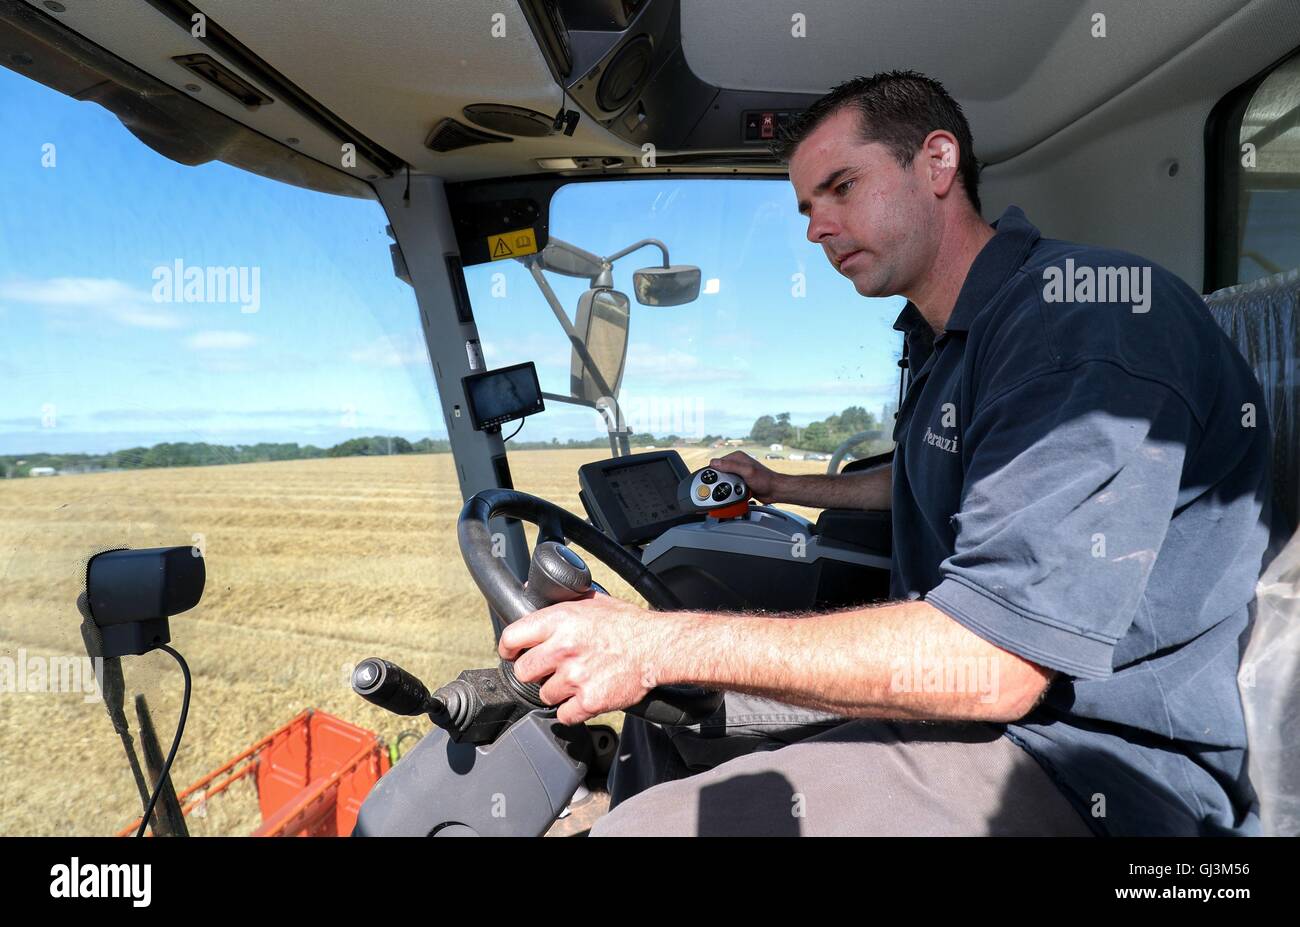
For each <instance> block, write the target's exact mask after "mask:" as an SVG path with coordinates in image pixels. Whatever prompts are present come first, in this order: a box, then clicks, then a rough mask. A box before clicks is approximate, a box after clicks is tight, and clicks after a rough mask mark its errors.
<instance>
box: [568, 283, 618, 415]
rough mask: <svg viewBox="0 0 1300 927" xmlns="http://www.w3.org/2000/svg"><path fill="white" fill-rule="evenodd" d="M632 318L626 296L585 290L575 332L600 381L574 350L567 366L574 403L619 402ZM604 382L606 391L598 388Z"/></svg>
mask: <svg viewBox="0 0 1300 927" xmlns="http://www.w3.org/2000/svg"><path fill="white" fill-rule="evenodd" d="M631 316H632V307H631V303H629V302H628V298H627V295H626V294H625V293H620V292H618V291H617V290H605V289H600V290H588V291H587V292H585V293H583V294H582V298H581V299H579V300H578V317H577V319H576V320H575V322H574V331H575V332H576V333H577V335H578V337H579V338H580V339H582V343H583V345H584V346H585V347H586V349H587V354H588V355H589V356H590V357H591V360H592V362H593V363H594V364H595V365H596V370H597V371H599V377H597V376H596V375H594V372H593V371H592V370H591V368H590V367H589V366H588V365H587V363H586V361H585V360H584V359H583V357H582V355H581V354H579V353H578V351H577V350H576V349H575V350H574V352H573V361H572V365H571V366H570V378H569V379H570V390H571V392H572V394H573V397H574V398H575V399H584V400H586V401H588V402H592V403H594V402H598V401H599V400H601V399H602V398H604V397H606V396H608V397H609V398H611V399H616V398H618V388H619V384H620V383H621V382H622V380H623V362H624V361H625V360H626V359H627V332H628V323H629V321H630V319H631ZM602 379H603V380H604V382H605V386H607V387H608V388H609V391H608V392H606V390H605V389H604V388H603V387H602V386H601V384H600V380H602Z"/></svg>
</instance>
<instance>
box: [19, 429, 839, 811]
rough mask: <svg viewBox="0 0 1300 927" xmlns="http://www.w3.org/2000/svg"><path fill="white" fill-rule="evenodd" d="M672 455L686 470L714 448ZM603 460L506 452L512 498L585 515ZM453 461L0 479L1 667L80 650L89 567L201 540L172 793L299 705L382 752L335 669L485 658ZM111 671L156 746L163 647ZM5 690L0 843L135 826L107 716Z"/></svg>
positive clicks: (176, 700)
mask: <svg viewBox="0 0 1300 927" xmlns="http://www.w3.org/2000/svg"><path fill="white" fill-rule="evenodd" d="M681 453H682V456H683V457H684V458H685V459H686V462H687V464H688V466H690V467H692V468H695V467H699V466H703V465H704V464H705V463H707V462H708V458H709V456H710V455H711V454H712V453H713V452H711V451H709V450H707V449H682V450H681ZM603 456H607V454H605V453H602V452H601V451H599V450H554V451H520V452H516V453H514V454H512V455H511V458H510V465H511V470H512V472H513V475H514V481H515V485H516V486H517V487H518V488H519V489H522V490H525V491H527V492H531V493H533V494H535V495H538V496H542V497H543V498H546V499H549V500H551V501H553V502H555V503H556V504H558V505H561V506H563V507H565V508H567V509H569V510H570V511H573V512H576V513H578V514H582V507H581V505H580V503H579V502H578V497H577V496H578V486H577V468H578V467H579V466H580V465H581V464H583V463H585V462H586V461H588V460H594V459H597V458H600V457H603ZM772 465H773V466H776V467H779V468H781V469H782V470H785V471H788V472H805V473H814V472H824V467H825V464H818V463H814V462H810V461H789V460H781V461H774V462H772ZM452 467H453V464H452V458H451V455H449V454H430V455H405V456H394V457H353V458H332V459H321V460H305V461H284V462H276V463H258V464H240V465H232V466H221V467H196V468H183V469H182V468H177V469H160V470H141V471H133V472H118V473H102V474H85V475H76V476H60V477H55V478H44V479H21V480H8V481H4V482H0V493H2V494H3V500H4V504H3V508H0V582H3V595H2V597H0V657H3V658H7V660H6V663H7V664H8V666H9V667H10V668H11V669H10V671H12V667H13V666H14V665H16V661H18V660H19V658H20V657H25V659H26V660H27V661H32V660H33V659H35V660H37V661H44V660H46V659H48V658H63V657H77V658H79V657H81V656H83V655H84V653H85V651H84V648H83V645H82V642H81V637H80V634H79V630H78V629H79V625H80V618H79V616H78V614H77V610H76V607H75V601H76V597H77V594H78V593H79V592H80V591H81V583H82V577H81V575H80V565H81V562H82V560H83V558H84V557H86V556H87V555H88V554H91V553H94V552H95V551H97V550H101V549H104V548H107V547H121V546H129V547H137V548H142V547H161V546H171V545H179V544H194V543H201V544H202V547H203V549H204V552H205V557H206V561H207V563H206V566H207V587H206V590H205V592H204V595H203V601H202V602H201V603H200V604H199V606H198V607H197V608H195V609H193V610H192V611H190V612H187V613H185V614H183V615H179V616H177V617H174V618H173V619H172V621H171V627H172V644H173V646H175V647H176V649H178V650H179V651H180V652H181V653H182V654H183V655H184V656H185V658H186V660H187V661H188V662H189V665H190V668H191V670H192V672H193V677H194V691H193V696H192V699H191V704H190V715H189V721H188V723H187V726H186V733H185V739H184V741H183V742H182V745H181V750H180V753H179V754H178V756H177V759H176V763H175V766H174V767H173V771H172V778H173V780H174V781H175V783H176V786H177V789H178V790H179V789H181V788H183V787H185V786H187V785H189V784H190V783H191V782H193V781H194V780H196V779H198V778H199V777H201V776H202V775H203V774H205V773H207V772H208V771H210V770H212V769H215V768H216V767H217V766H219V765H220V764H221V763H222V762H223V761H224V760H226V759H228V758H229V757H232V756H234V755H235V754H237V753H238V752H240V751H241V750H242V749H243V748H244V747H246V746H248V745H249V744H251V743H252V742H253V741H255V740H257V739H258V738H259V737H261V736H263V735H264V734H267V733H269V732H270V731H272V730H274V729H275V728H276V727H278V726H280V725H282V724H284V723H285V722H287V721H288V720H289V719H291V718H292V717H294V716H295V715H296V714H297V713H298V712H300V711H301V710H303V709H304V708H307V707H314V708H318V709H322V710H324V711H328V712H331V713H333V714H337V715H339V716H340V717H343V718H345V719H347V720H349V721H352V722H354V723H356V724H359V725H361V726H363V727H367V728H370V729H372V730H374V731H376V732H378V733H379V734H380V735H381V736H382V737H384V738H385V739H386V740H388V741H389V742H392V741H394V740H396V738H397V736H398V734H400V733H401V732H402V731H404V730H416V731H419V732H421V733H423V731H424V730H426V729H427V722H424V721H422V720H421V719H416V718H400V717H397V716H395V715H391V714H388V713H386V712H384V711H381V710H380V709H377V708H374V707H372V706H370V705H368V704H367V703H365V702H363V701H362V700H361V699H360V698H358V697H357V696H355V695H354V694H353V693H352V691H351V689H350V687H349V673H350V670H351V667H352V665H353V664H355V663H356V662H357V661H359V660H361V659H364V658H365V657H368V656H382V657H386V658H388V659H391V660H393V661H395V662H397V663H400V664H402V665H403V666H405V667H407V668H408V669H410V670H411V671H413V672H414V673H416V674H417V675H419V676H420V677H421V678H423V679H424V680H425V682H426V683H428V684H429V685H430V686H431V687H432V686H435V685H440V684H441V683H443V682H445V681H447V680H449V679H451V678H453V677H454V676H455V675H456V674H458V673H459V672H460V671H461V670H464V669H468V668H472V667H481V666H488V665H491V664H492V663H493V662H495V660H494V647H493V642H492V634H491V624H490V622H489V619H488V617H487V610H486V607H485V606H484V604H483V600H482V598H481V596H479V594H478V592H477V590H476V589H475V588H474V586H473V583H472V582H471V581H470V579H469V576H468V574H467V573H466V572H465V569H464V566H463V564H462V562H461V559H460V553H459V550H458V549H457V546H456V541H455V523H456V516H457V514H458V513H459V511H460V507H461V502H462V500H461V498H460V493H459V490H458V489H457V485H456V480H455V477H454V475H453V469H452ZM800 511H803V513H804V514H808V515H815V512H813V511H812V510H800ZM199 536H201V538H200V537H199ZM593 572H594V573H595V575H596V578H597V580H598V581H600V582H602V583H603V584H605V585H606V587H607V588H609V589H610V590H611V592H614V593H615V594H622V595H625V596H627V597H629V598H632V599H633V600H635V596H634V594H632V593H631V592H630V591H629V590H627V589H626V587H625V586H622V584H621V583H617V582H615V581H614V580H613V574H612V573H611V572H610V571H609V570H608V568H605V567H603V566H602V565H600V564H594V565H593ZM123 666H124V670H125V675H126V683H127V692H128V713H130V704H129V696H130V695H131V694H132V693H135V692H142V693H144V694H145V695H146V696H147V698H148V700H149V705H150V707H151V709H152V712H153V716H154V724H155V727H156V729H157V731H158V736H159V739H160V740H161V741H162V743H163V749H164V751H165V750H166V749H167V747H168V746H169V745H170V742H171V738H172V734H173V732H174V729H175V720H176V717H177V714H178V712H179V710H180V701H181V676H180V672H179V670H178V668H177V666H176V664H175V663H174V662H173V660H172V659H171V657H169V656H168V655H166V654H164V653H160V652H153V653H150V654H148V655H146V656H143V657H128V658H125V659H124V660H123ZM28 688H29V689H31V688H40V687H39V686H32V685H31V684H30V682H29V685H28ZM13 689H14V686H13V685H12V684H10V685H8V686H5V687H4V689H3V691H0V756H3V758H4V759H3V763H4V769H3V775H0V834H6V835H12V834H101V835H103V834H112V833H115V832H117V831H118V830H120V829H121V828H122V827H124V826H126V825H127V824H129V823H130V822H131V821H132V820H134V819H135V818H137V817H138V815H139V813H140V805H139V799H138V797H137V795H136V792H135V788H134V785H133V782H132V779H131V775H130V772H129V769H128V766H127V763H126V758H125V753H124V752H123V748H122V744H121V741H120V740H119V739H118V737H117V735H116V734H115V733H114V732H113V729H112V726H111V724H110V722H109V719H108V717H107V714H106V712H105V710H104V705H103V703H102V702H96V701H88V700H87V696H86V695H85V694H84V693H83V692H41V691H17V692H15V691H12V690H13ZM618 717H620V716H617V715H615V716H611V717H610V718H608V719H603V720H615V719H617V718H618ZM134 727H135V723H134V716H133V715H132V728H133V730H134ZM259 823H260V818H259V816H258V812H257V805H256V796H255V794H254V792H253V789H252V787H251V786H249V785H245V784H241V785H239V786H237V787H236V788H235V789H233V790H232V791H231V793H230V794H226V795H222V796H219V797H217V798H214V799H213V800H212V801H211V802H210V803H209V805H208V809H207V813H206V815H205V816H202V817H197V816H191V818H190V827H191V831H192V832H193V833H195V834H246V833H249V832H250V831H251V830H253V829H254V828H255V827H256V826H257V825H258V824H259Z"/></svg>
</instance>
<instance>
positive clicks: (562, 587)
mask: <svg viewBox="0 0 1300 927" xmlns="http://www.w3.org/2000/svg"><path fill="white" fill-rule="evenodd" d="M593 588H599V587H596V586H594V584H593V583H592V581H591V570H590V569H588V567H587V565H586V564H585V563H583V562H582V558H581V557H579V556H578V555H577V554H575V553H574V552H573V551H571V550H570V549H569V548H567V547H565V546H564V545H563V544H561V543H559V542H558V541H544V542H542V543H541V544H538V545H537V547H536V548H535V549H534V550H533V559H532V562H531V563H530V564H529V566H528V581H527V582H526V583H525V584H524V596H525V598H527V599H528V601H529V603H530V604H532V605H533V606H534V607H535V608H545V607H546V606H548V605H554V604H555V603H556V602H569V601H572V600H574V599H580V598H583V597H584V596H586V595H587V594H588V593H589V592H591V591H592V589H593ZM600 591H602V592H603V591H604V590H600ZM352 690H353V691H354V692H356V693H357V695H360V696H361V697H362V698H364V699H365V700H366V701H368V702H370V703H372V704H374V705H378V706H379V707H380V708H383V709H386V710H388V711H391V712H393V713H395V714H399V715H421V714H427V715H428V716H429V720H431V721H432V722H433V723H434V724H436V725H437V726H438V727H441V728H443V729H445V730H446V731H447V732H448V733H449V734H450V735H451V738H452V740H454V741H456V742H457V743H463V742H469V743H475V744H480V743H491V742H492V741H494V740H495V739H496V738H497V736H498V735H499V734H500V733H501V732H502V731H504V730H505V729H506V728H507V727H509V726H510V725H511V724H513V723H514V722H515V721H517V720H518V719H519V718H522V717H523V716H524V715H526V714H528V713H529V712H532V711H536V710H538V709H549V708H553V707H554V706H551V705H547V704H546V703H545V702H543V701H542V697H541V685H540V683H536V682H521V681H520V680H519V679H518V678H517V677H516V676H515V671H514V664H513V663H508V662H506V661H505V660H502V661H501V663H500V665H498V666H495V667H492V668H490V669H480V670H466V671H465V672H463V673H461V674H460V675H459V676H457V677H456V678H455V679H453V680H452V681H451V682H449V683H447V684H446V685H445V686H443V687H442V688H440V689H438V690H437V691H436V692H434V693H433V694H432V695H431V694H430V693H429V690H428V688H427V687H426V686H425V685H424V683H422V682H421V681H420V680H419V679H417V678H416V677H415V676H414V675H413V674H411V673H409V672H407V671H406V670H404V669H402V668H401V667H400V666H397V665H396V664H395V663H391V662H389V661H388V660H383V659H380V658H378V657H371V658H369V659H367V660H363V661H361V662H360V663H358V664H357V667H356V669H355V670H353V673H352Z"/></svg>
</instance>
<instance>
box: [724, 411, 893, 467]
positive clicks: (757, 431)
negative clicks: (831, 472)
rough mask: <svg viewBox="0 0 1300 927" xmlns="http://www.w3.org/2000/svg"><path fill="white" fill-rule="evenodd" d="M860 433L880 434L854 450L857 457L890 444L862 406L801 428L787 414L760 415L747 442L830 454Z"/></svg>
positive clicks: (887, 437) (888, 438)
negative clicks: (877, 432)
mask: <svg viewBox="0 0 1300 927" xmlns="http://www.w3.org/2000/svg"><path fill="white" fill-rule="evenodd" d="M862 431H881V432H882V434H881V436H880V438H878V439H875V440H872V441H864V442H862V444H860V445H859V446H858V450H857V451H856V453H857V455H858V456H863V455H864V454H866V453H875V450H874V449H873V448H874V447H875V446H876V445H879V446H880V447H881V449H883V448H884V447H887V446H888V445H889V442H890V435H888V434H884V433H883V429H882V428H881V425H880V421H879V420H878V419H877V418H876V416H875V415H874V414H872V413H871V412H868V411H867V410H866V409H864V408H863V407H862V406H849V407H848V408H847V409H845V410H844V411H843V412H841V413H839V414H838V415H831V416H828V417H826V418H824V419H822V420H820V421H816V422H809V423H808V424H807V425H803V426H799V425H795V424H793V423H791V421H790V413H789V412H781V413H779V414H777V415H760V416H759V417H758V419H757V420H755V422H754V427H753V428H751V429H750V430H749V440H751V441H753V442H754V443H755V444H783V445H790V446H792V447H797V448H799V449H800V450H805V451H819V452H821V453H825V454H830V453H833V452H834V451H835V449H836V448H838V447H839V446H840V445H841V444H842V443H844V441H846V440H847V439H849V438H850V437H852V436H853V435H855V434H858V433H859V432H862Z"/></svg>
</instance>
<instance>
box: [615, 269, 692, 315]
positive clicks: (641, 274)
mask: <svg viewBox="0 0 1300 927" xmlns="http://www.w3.org/2000/svg"><path fill="white" fill-rule="evenodd" d="M632 286H633V292H635V293H636V301H637V302H639V303H640V304H641V305H643V306H680V305H683V304H684V303H689V302H694V301H695V300H696V299H698V298H699V295H700V269H699V268H698V267H692V266H690V265H689V264H674V265H672V266H671V267H646V268H643V269H641V270H638V271H637V272H636V273H635V274H633V275H632Z"/></svg>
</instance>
